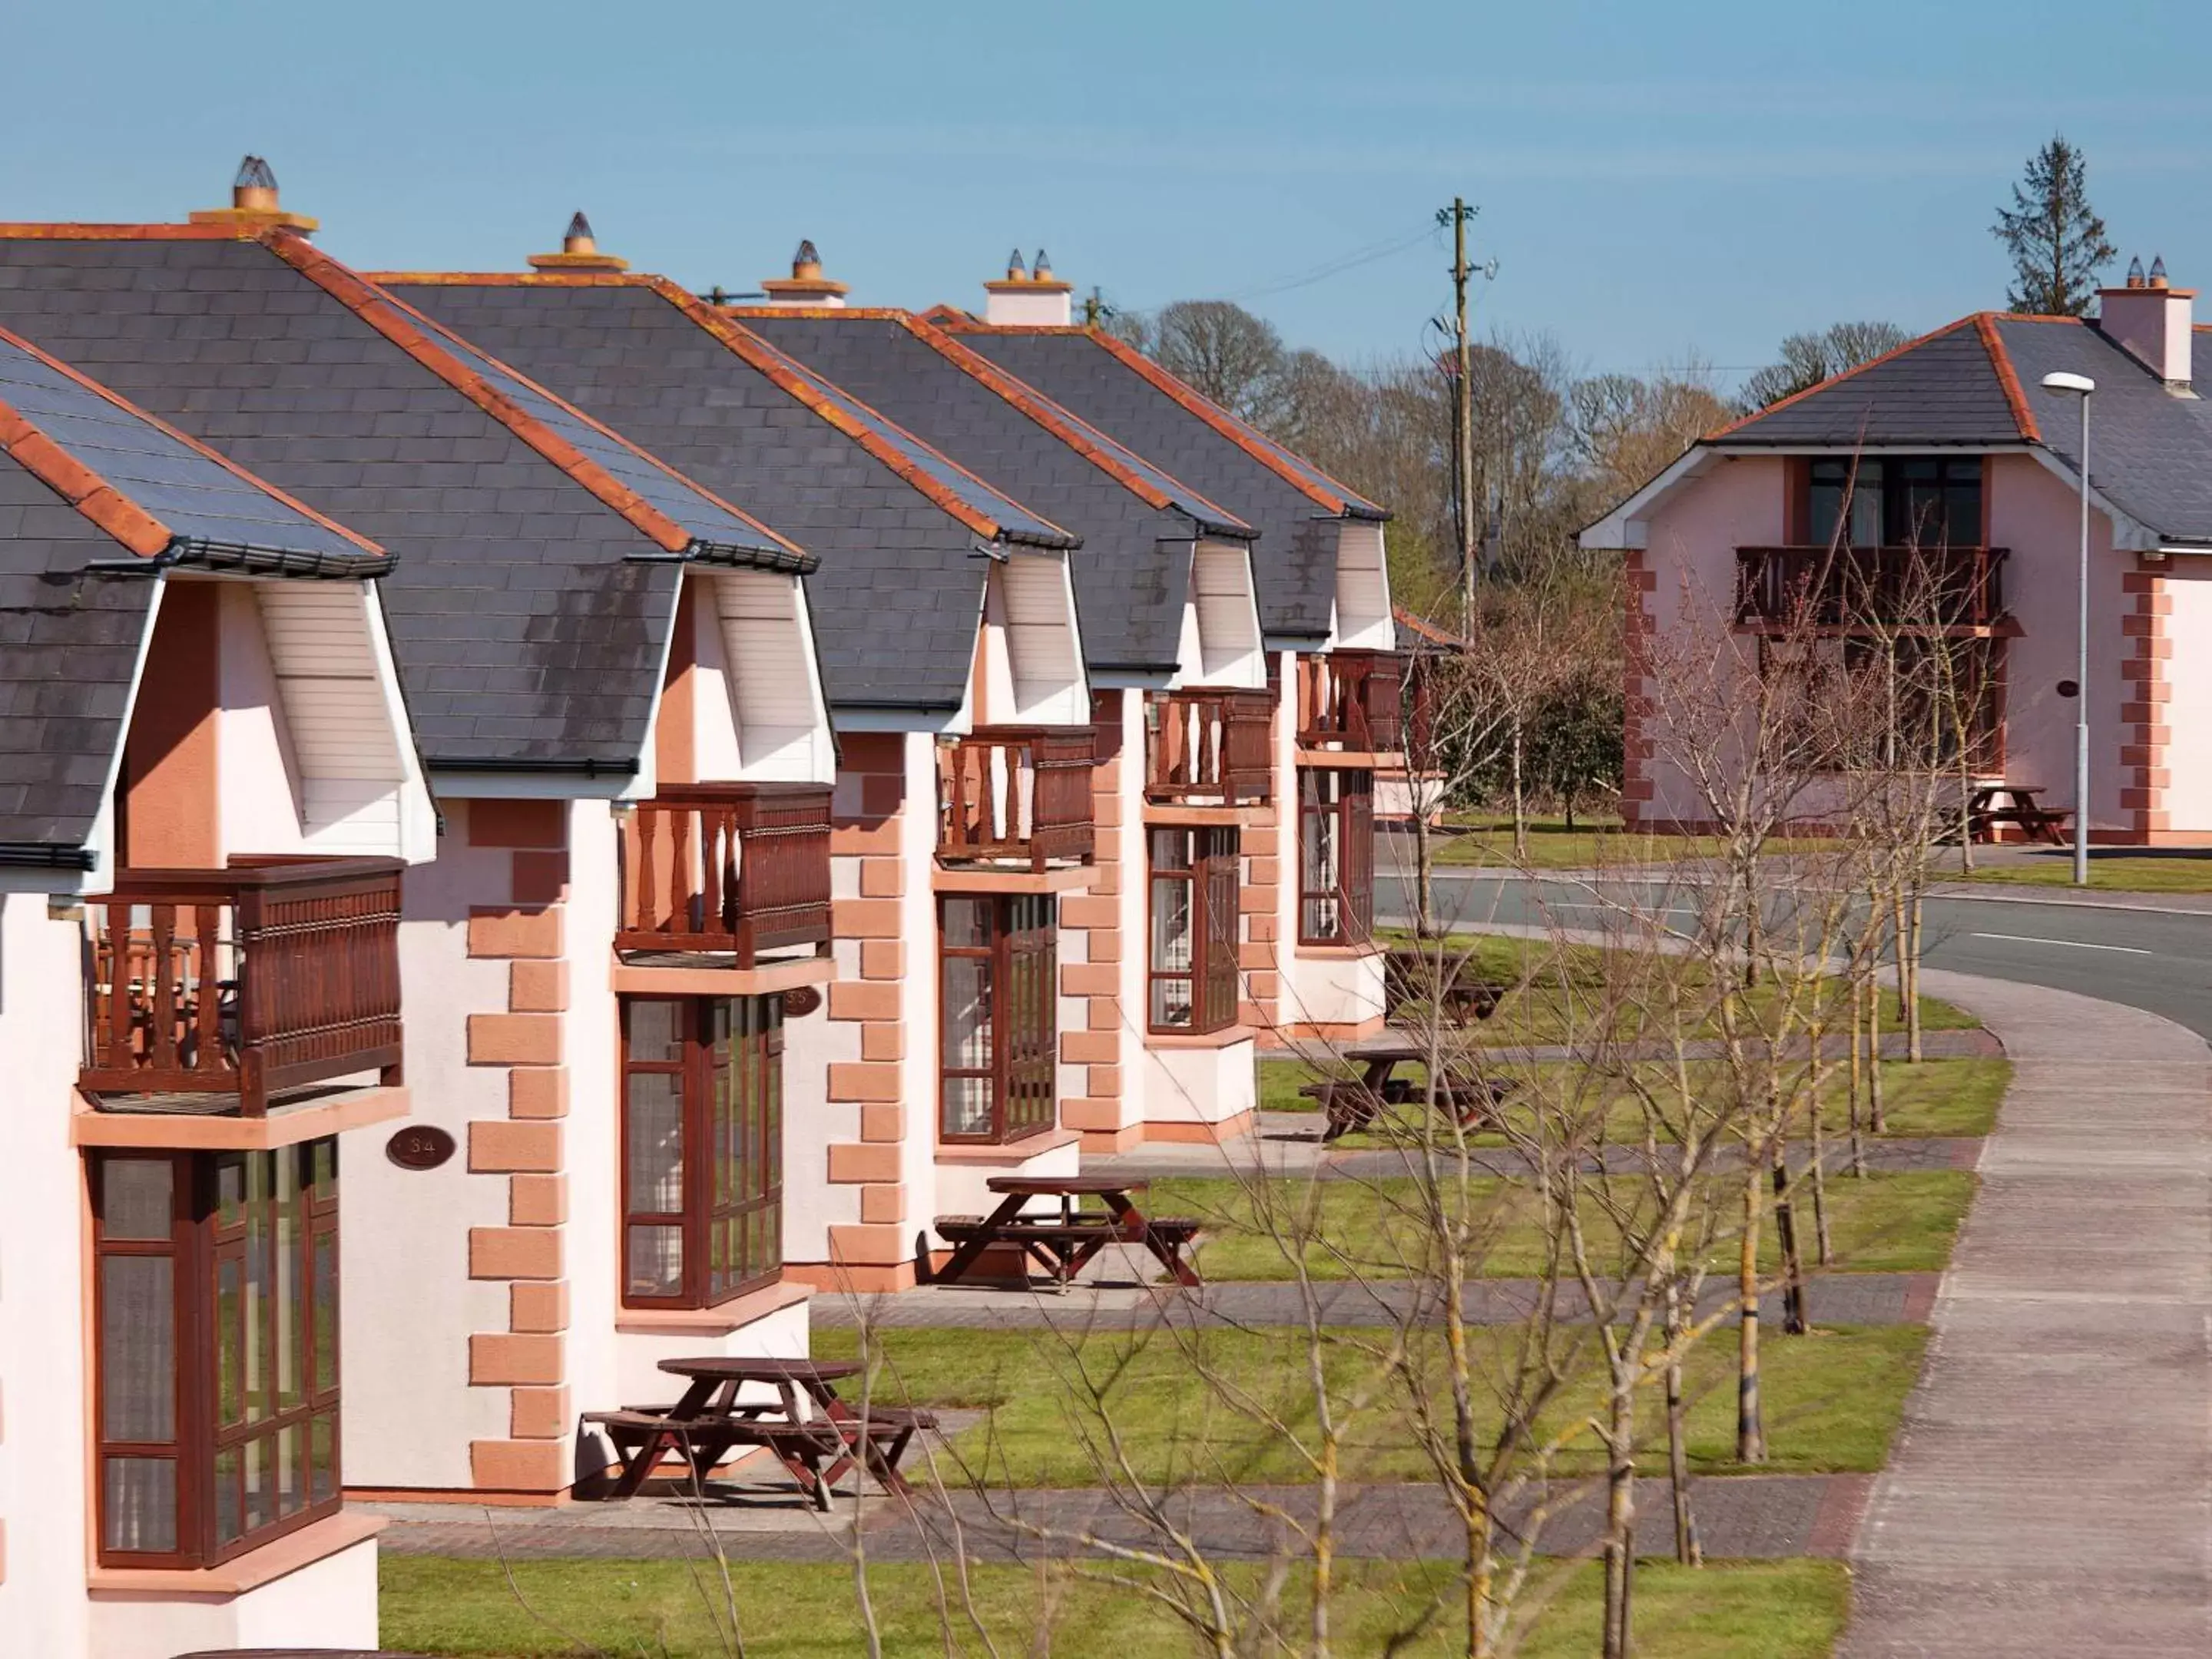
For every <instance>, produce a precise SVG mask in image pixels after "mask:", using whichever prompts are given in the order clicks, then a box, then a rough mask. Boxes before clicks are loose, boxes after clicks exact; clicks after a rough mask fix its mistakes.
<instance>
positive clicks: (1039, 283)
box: [983, 248, 1075, 328]
mask: <svg viewBox="0 0 2212 1659" xmlns="http://www.w3.org/2000/svg"><path fill="white" fill-rule="evenodd" d="M983 291H984V293H985V295H987V296H988V297H987V300H986V301H985V303H984V307H983V320H984V321H985V322H987V323H990V324H993V325H997V326H1000V327H1006V328H1066V327H1068V326H1069V325H1072V324H1073V322H1074V320H1075V315H1074V304H1073V301H1072V300H1071V299H1070V298H1069V296H1070V295H1072V294H1073V293H1074V291H1075V290H1074V286H1073V284H1072V283H1063V282H1061V281H1060V278H1059V277H1057V276H1054V275H1053V274H1052V257H1051V255H1049V254H1048V253H1047V252H1045V251H1044V250H1043V249H1042V248H1039V249H1038V250H1037V252H1036V264H1033V265H1029V266H1024V264H1022V251H1021V250H1020V249H1019V248H1016V249H1015V250H1014V251H1013V252H1012V253H1009V254H1008V255H1007V256H1006V276H1005V277H1004V278H1003V279H1001V280H1000V281H998V282H991V283H984V284H983Z"/></svg>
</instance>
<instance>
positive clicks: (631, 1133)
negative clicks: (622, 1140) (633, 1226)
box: [623, 1072, 684, 1215]
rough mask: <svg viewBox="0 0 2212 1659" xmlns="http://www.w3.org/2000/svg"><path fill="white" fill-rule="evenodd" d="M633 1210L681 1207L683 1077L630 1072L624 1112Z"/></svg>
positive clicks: (676, 1210)
mask: <svg viewBox="0 0 2212 1659" xmlns="http://www.w3.org/2000/svg"><path fill="white" fill-rule="evenodd" d="M623 1121H624V1124H625V1126H626V1133H627V1136H628V1144H629V1211H630V1213H631V1214H633V1215H676V1214H678V1213H680V1212H682V1210H683V1208H684V1091H683V1079H681V1078H678V1077H675V1076H672V1075H671V1074H669V1073H665V1072H632V1073H630V1074H629V1100H628V1106H627V1109H626V1111H625V1113H624V1116H623Z"/></svg>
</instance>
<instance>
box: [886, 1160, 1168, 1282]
mask: <svg viewBox="0 0 2212 1659" xmlns="http://www.w3.org/2000/svg"><path fill="white" fill-rule="evenodd" d="M984 1185H985V1186H987V1187H988V1188H990V1190H991V1191H992V1192H994V1193H996V1194H999V1197H1000V1203H999V1207H998V1208H997V1209H995V1210H994V1211H992V1212H991V1213H990V1214H989V1215H987V1216H975V1215H941V1216H939V1217H938V1218H937V1219H936V1222H935V1223H934V1225H935V1227H936V1230H937V1235H938V1237H940V1238H942V1239H944V1240H945V1242H946V1243H949V1244H951V1246H952V1247H953V1248H952V1255H951V1258H950V1259H949V1260H948V1261H946V1262H945V1265H944V1266H943V1267H939V1268H937V1269H935V1270H934V1271H933V1272H931V1273H929V1274H928V1278H929V1279H930V1281H931V1282H933V1283H934V1284H939V1285H954V1284H957V1283H959V1282H960V1280H962V1279H964V1278H965V1277H966V1276H967V1275H968V1274H969V1272H971V1271H972V1270H973V1269H974V1268H975V1265H976V1263H977V1262H979V1261H981V1260H982V1258H983V1253H984V1252H985V1251H987V1250H988V1249H990V1248H991V1247H992V1246H993V1245H994V1244H999V1245H1012V1246H1014V1247H1016V1248H1017V1249H1019V1250H1020V1251H1021V1253H1022V1255H1024V1257H1025V1258H1026V1259H1028V1260H1030V1261H1035V1262H1036V1263H1037V1264H1038V1265H1039V1266H1040V1267H1043V1268H1044V1270H1045V1272H1046V1273H1047V1274H1048V1276H1049V1277H1050V1279H1052V1281H1053V1283H1054V1285H1055V1287H1056V1288H1058V1289H1060V1290H1066V1288H1067V1286H1068V1284H1069V1282H1070V1281H1071V1280H1072V1279H1073V1278H1074V1277H1075V1275H1076V1274H1077V1273H1080V1272H1082V1271H1083V1268H1084V1267H1085V1265H1086V1264H1087V1263H1088V1262H1089V1261H1091V1257H1093V1256H1095V1255H1097V1254H1098V1252H1099V1251H1101V1250H1103V1249H1105V1248H1106V1247H1107V1246H1108V1245H1109V1244H1135V1245H1139V1246H1140V1247H1142V1248H1143V1249H1146V1250H1147V1251H1149V1252H1151V1254H1152V1256H1153V1257H1154V1258H1155V1259H1156V1260H1157V1261H1158V1262H1159V1263H1160V1265H1161V1266H1162V1267H1165V1268H1166V1269H1167V1270H1168V1272H1169V1273H1171V1274H1173V1275H1174V1277H1175V1280H1176V1283H1177V1284H1178V1285H1196V1284H1197V1283H1198V1282H1199V1277H1198V1270H1197V1269H1196V1268H1195V1267H1192V1266H1191V1265H1190V1262H1189V1261H1188V1259H1187V1258H1186V1255H1185V1252H1186V1251H1187V1250H1188V1249H1189V1248H1190V1245H1191V1243H1192V1241H1193V1240H1194V1239H1195V1238H1196V1237H1198V1234H1199V1231H1200V1225H1201V1224H1200V1222H1199V1221H1197V1220H1196V1219H1194V1218H1192V1217H1189V1216H1147V1215H1146V1214H1145V1213H1144V1212H1142V1211H1140V1210H1139V1209H1138V1207H1137V1205H1136V1200H1135V1199H1134V1197H1133V1194H1138V1193H1141V1192H1143V1191H1145V1190H1146V1183H1145V1182H1141V1181H1127V1180H1123V1179H1121V1178H1120V1177H1118V1176H993V1177H992V1178H991V1179H990V1180H989V1181H987V1182H985V1183H984ZM1086 1198H1095V1199H1097V1200H1099V1202H1100V1203H1101V1204H1103V1206H1105V1207H1104V1209H1103V1210H1085V1209H1084V1208H1083V1207H1082V1200H1085V1199H1086ZM1038 1199H1048V1200H1049V1199H1057V1200H1059V1204H1058V1206H1057V1207H1056V1208H1048V1209H1045V1210H1042V1211H1039V1210H1033V1209H1031V1208H1030V1205H1031V1204H1032V1203H1033V1202H1034V1201H1035V1200H1038ZM928 1259H929V1258H928V1253H927V1251H926V1250H925V1251H924V1252H922V1255H921V1261H923V1263H924V1264H927V1261H928Z"/></svg>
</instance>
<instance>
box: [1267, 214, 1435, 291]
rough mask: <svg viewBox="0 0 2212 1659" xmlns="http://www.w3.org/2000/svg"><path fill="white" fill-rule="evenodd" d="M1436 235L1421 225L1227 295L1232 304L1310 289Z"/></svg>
mask: <svg viewBox="0 0 2212 1659" xmlns="http://www.w3.org/2000/svg"><path fill="white" fill-rule="evenodd" d="M1435 234H1437V228H1436V227H1435V226H1434V225H1423V226H1422V227H1421V228H1419V230H1416V231H1414V232H1413V233H1412V234H1408V235H1405V236H1399V237H1395V238H1386V239H1385V240H1383V241H1380V242H1370V243H1369V244H1368V245H1367V246H1364V247H1361V248H1355V249H1354V250H1352V252H1349V253H1343V254H1339V255H1338V256H1337V257H1336V258H1334V259H1330V260H1328V261H1327V262H1326V263H1324V264H1319V265H1316V266H1314V267H1313V268H1312V269H1310V270H1307V271H1305V272H1304V273H1303V274H1301V275H1299V276H1287V277H1284V278H1282V279H1281V280H1279V281H1277V282H1271V283H1261V284H1259V285H1258V286H1257V287H1255V288H1248V289H1243V290H1242V291H1241V292H1239V293H1236V294H1232V295H1229V299H1230V301H1231V302H1232V303H1236V304H1241V303H1242V302H1243V301H1246V300H1260V299H1265V298H1266V297H1267V295H1271V294H1287V293H1289V292H1290V291H1291V289H1299V288H1310V287H1311V286H1312V285H1313V284H1314V283H1320V282H1326V281H1327V280H1328V278H1330V277H1331V276H1341V275H1343V274H1344V273H1345V272H1346V271H1347V270H1358V268H1359V267H1360V266H1361V265H1371V264H1374V263H1375V262H1376V260H1378V259H1387V258H1389V257H1390V256H1391V255H1392V254H1394V253H1403V252H1405V251H1406V250H1407V248H1410V247H1412V246H1414V245H1415V244H1417V243H1419V242H1425V241H1427V240H1430V239H1431V238H1432V237H1433V236H1434V235H1435Z"/></svg>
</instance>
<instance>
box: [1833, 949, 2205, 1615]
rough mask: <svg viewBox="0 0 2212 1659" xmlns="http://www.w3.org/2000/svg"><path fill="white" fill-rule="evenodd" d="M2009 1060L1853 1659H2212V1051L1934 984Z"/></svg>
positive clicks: (1895, 1475)
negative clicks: (1983, 1024)
mask: <svg viewBox="0 0 2212 1659" xmlns="http://www.w3.org/2000/svg"><path fill="white" fill-rule="evenodd" d="M1926 981H1927V982H1926V987H1925V988H1926V989H1927V991H1928V992H1929V994H1931V995H1935V996H1941V997H1945V998H1948V999H1951V1000H1955V1001H1958V1002H1960V1003H1961V1004H1963V1005H1965V1006H1969V1007H1971V1008H1972V1009H1973V1010H1974V1011H1975V1012H1978V1013H1979V1014H1980V1015H1982V1017H1983V1018H1984V1020H1986V1021H1987V1023H1988V1025H1989V1027H1990V1030H1993V1031H1994V1032H1996V1035H1997V1036H1999V1037H2001V1038H2002V1040H2003V1042H2004V1046H2005V1049H2006V1052H2007V1053H2008V1054H2010V1055H2011V1057H2012V1060H2013V1063H2014V1067H2015V1070H2014V1074H2013V1084H2012V1089H2011V1092H2010V1093H2009V1094H2008V1096H2007V1097H2006V1099H2005V1104H2004V1109H2003V1112H2002V1117H2001V1119H2000V1121H1999V1123H1998V1127H1997V1130H1996V1133H1995V1134H1994V1135H1992V1136H1991V1137H1990V1139H1989V1141H1988V1144H1987V1146H1986V1147H1985V1148H1984V1153H1983V1157H1982V1161H1981V1165H1980V1169H1981V1174H1982V1188H1981V1193H1980V1195H1979V1197H1978V1199H1977V1200H1976V1201H1975V1204H1974V1206H1973V1209H1972V1212H1971V1213H1970V1215H1969V1216H1968V1218H1967V1220H1966V1228H1965V1230H1964V1231H1963V1233H1962V1234H1961V1236H1960V1243H1959V1247H1958V1249H1957V1250H1956V1252H1955V1253H1954V1255H1953V1258H1952V1266H1951V1270H1950V1272H1949V1273H1948V1274H1947V1275H1946V1276H1945V1278H1944V1281H1943V1285H1942V1290H1941V1291H1940V1292H1939V1293H1938V1296H1937V1298H1936V1307H1935V1311H1934V1315H1933V1320H1932V1322H1933V1324H1934V1327H1935V1336H1934V1340H1933V1341H1932V1343H1931V1345H1930V1349H1929V1361H1928V1365H1927V1369H1926V1370H1925V1371H1924V1373H1923V1376H1922V1378H1921V1382H1920V1384H1919V1386H1918V1387H1917V1389H1915V1390H1914V1391H1913V1394H1912V1395H1911V1399H1910V1401H1908V1403H1907V1405H1906V1408H1905V1427H1904V1430H1903V1431H1902V1433H1901V1434H1900V1435H1899V1439H1898V1442H1897V1443H1896V1446H1895V1449H1893V1453H1892V1455H1891V1458H1890V1464H1889V1468H1888V1470H1887V1473H1886V1474H1883V1475H1881V1477H1880V1478H1879V1479H1878V1480H1876V1482H1875V1490H1874V1494H1873V1497H1872V1498H1871V1500H1870V1503H1869V1508H1868V1510H1867V1514H1866V1518H1865V1520H1864V1522H1863V1525H1862V1528H1861V1530H1860V1533H1859V1539H1858V1543H1857V1547H1856V1549H1855V1551H1854V1553H1853V1558H1852V1559H1853V1564H1854V1565H1855V1567H1856V1569H1857V1590H1856V1595H1855V1607H1854V1612H1853V1615H1852V1620H1851V1626H1850V1633H1849V1634H1848V1636H1847V1637H1846V1638H1845V1640H1844V1646H1843V1649H1842V1652H1843V1654H1844V1656H1845V1659H1872V1656H1890V1655H1932V1656H1954V1655H1955V1656H1965V1655H1977V1656H1978V1655H1988V1656H1992V1659H1995V1656H2000V1655H2002V1656H2006V1659H2018V1656H2028V1655H2046V1654H2047V1655H2068V1656H2079V1655H2090V1654H2095V1655H2111V1654H2130V1655H2173V1656H2177V1659H2178V1656H2184V1655H2186V1656H2190V1659H2203V1656H2206V1655H2212V1340H2208V1337H2212V1051H2208V1049H2207V1048H2206V1046H2205V1044H2204V1042H2203V1040H2202V1039H2200V1038H2199V1037H2197V1036H2194V1035H2193V1034H2191V1032H2188V1031H2186V1030H2183V1029H2182V1028H2181V1027H2179V1026H2178V1025H2175V1024H2172V1023H2170V1022H2169V1021H2166V1020H2163V1019H2160V1018H2157V1017H2156V1016H2154V1015H2152V1014H2148V1013H2144V1012H2141V1011H2139V1010H2136V1009H2132V1008H2125V1007H2122V1006H2118V1005H2116V1004H2113V1003H2109V1002H2100V1001H2093V1000H2090V999H2088V998H2086V997H2080V996H2075V995H2074V994H2070V993H2068V992H2063V991H2052V990H2046V989H2043V988H2041V987H2033V986H2026V985H2013V984H2008V983H2002V982H1999V981H1993V980H1987V979H1965V978H1960V977H1958V976H1955V975H1946V974H1938V973H1936V972H1935V971H1933V970H1929V972H1928V974H1927V975H1926Z"/></svg>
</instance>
